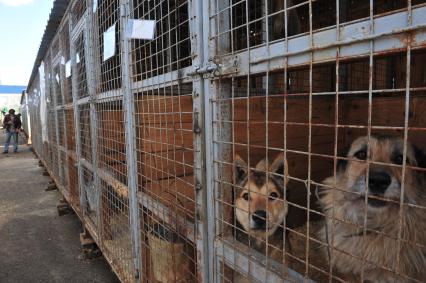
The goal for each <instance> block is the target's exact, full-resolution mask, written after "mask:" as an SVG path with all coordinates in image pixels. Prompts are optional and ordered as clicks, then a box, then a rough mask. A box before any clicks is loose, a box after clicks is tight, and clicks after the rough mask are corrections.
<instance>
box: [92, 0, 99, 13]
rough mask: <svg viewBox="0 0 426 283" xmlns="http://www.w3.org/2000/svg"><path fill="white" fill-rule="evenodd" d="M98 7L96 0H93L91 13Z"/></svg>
mask: <svg viewBox="0 0 426 283" xmlns="http://www.w3.org/2000/svg"><path fill="white" fill-rule="evenodd" d="M97 9H98V0H93V13H96V10H97Z"/></svg>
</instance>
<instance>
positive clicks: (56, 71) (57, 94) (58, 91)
mask: <svg viewBox="0 0 426 283" xmlns="http://www.w3.org/2000/svg"><path fill="white" fill-rule="evenodd" d="M60 70H61V69H60V65H59V64H58V65H56V66H55V67H53V74H52V75H53V78H52V80H51V82H52V84H53V85H52V86H51V91H52V98H53V97H54V98H55V99H56V101H55V102H56V105H62V104H63V103H64V101H63V96H62V85H61V71H60ZM53 102H54V101H53V100H52V103H53Z"/></svg>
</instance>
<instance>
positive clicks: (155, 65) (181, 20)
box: [132, 0, 192, 81]
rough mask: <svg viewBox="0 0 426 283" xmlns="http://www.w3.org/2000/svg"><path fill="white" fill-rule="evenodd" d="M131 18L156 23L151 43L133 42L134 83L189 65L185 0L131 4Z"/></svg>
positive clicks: (135, 2)
mask: <svg viewBox="0 0 426 283" xmlns="http://www.w3.org/2000/svg"><path fill="white" fill-rule="evenodd" d="M133 8H134V11H133V14H134V17H135V18H136V19H149V20H155V21H156V37H155V39H154V40H152V41H148V40H135V41H134V42H133V44H134V46H133V52H132V54H134V59H133V60H134V63H135V64H133V81H141V80H145V79H147V78H151V77H155V76H158V75H161V74H165V73H169V72H171V71H175V70H179V69H183V68H185V67H188V66H190V65H191V63H192V60H191V42H190V38H189V17H188V1H186V0H178V1H169V0H162V1H134V7H133Z"/></svg>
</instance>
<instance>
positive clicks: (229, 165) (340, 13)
mask: <svg viewBox="0 0 426 283" xmlns="http://www.w3.org/2000/svg"><path fill="white" fill-rule="evenodd" d="M370 2H371V3H373V2H372V1H344V3H343V5H339V4H342V1H291V0H289V1H232V3H229V5H228V6H227V5H226V4H222V5H223V6H218V7H217V12H216V13H215V14H213V16H214V17H215V18H217V21H216V22H217V23H218V24H217V26H216V32H217V33H216V34H213V35H211V38H212V41H214V42H215V43H216V44H217V45H218V46H220V47H219V48H218V49H217V50H218V52H219V53H220V55H223V56H224V57H225V56H228V55H233V54H235V53H236V52H241V50H246V53H240V54H239V56H240V57H245V58H248V60H249V61H250V60H251V59H252V57H251V54H256V55H257V54H259V53H257V52H256V51H257V50H256V47H258V48H260V47H262V46H265V47H266V48H269V46H270V45H272V44H274V41H275V40H277V39H284V40H285V41H284V45H283V47H286V44H288V42H289V39H291V37H292V36H296V35H298V34H300V35H303V34H307V35H308V39H309V40H312V38H313V33H314V32H316V31H318V30H322V29H324V28H327V27H333V26H336V25H337V26H339V25H341V24H343V23H346V24H350V23H351V22H352V21H355V20H359V19H366V20H367V21H370V22H371V21H372V20H373V18H374V17H378V16H381V15H382V14H383V13H389V12H397V11H399V12H401V11H406V12H408V13H411V10H412V9H413V6H410V2H411V5H415V4H420V3H424V1H417V2H415V3H414V2H413V1H408V2H407V1H374V5H373V7H372V8H371V9H370ZM391 2H392V3H391ZM284 3H286V4H287V7H286V8H284V5H283V4H284ZM407 3H409V4H408V5H409V6H408V7H407ZM276 17H279V18H280V19H279V20H278V21H275V18H276ZM247 18H248V20H247ZM223 19H225V20H223ZM278 22H279V23H280V24H285V23H287V24H288V29H287V30H286V26H285V25H284V26H277V23H278ZM295 27H297V30H295ZM247 35H249V36H247ZM403 37H404V38H408V39H407V40H408V41H409V40H410V39H409V38H410V36H409V34H404V35H403ZM373 44H374V43H372V41H371V46H374V45H373ZM308 47H312V43H311V45H310V46H309V45H308ZM410 47H411V46H410V45H409V44H407V46H406V47H405V48H404V51H403V52H394V53H388V54H374V52H373V51H371V52H370V54H368V53H367V54H366V55H367V56H364V57H360V56H358V58H355V59H353V60H344V59H342V58H340V57H339V54H340V53H339V52H340V51H341V50H340V48H341V47H340V46H339V45H337V47H336V48H335V50H334V53H335V54H336V56H335V59H334V60H333V61H331V62H329V63H316V62H315V60H318V61H320V60H321V59H320V57H321V56H320V55H319V56H318V57H317V56H316V54H314V53H313V51H312V52H310V59H309V60H308V62H307V64H306V65H305V66H303V65H299V66H295V67H293V66H291V63H292V61H291V60H292V56H291V55H288V56H287V57H286V56H283V58H284V59H283V60H282V61H281V62H282V63H281V64H282V66H283V67H284V68H283V70H282V71H279V70H276V71H275V70H274V71H272V70H271V71H270V70H269V69H268V65H265V66H266V69H267V70H266V72H263V71H259V69H257V68H254V67H255V64H256V63H254V64H253V65H250V66H253V69H254V70H251V69H250V67H249V69H248V70H245V71H246V73H247V75H244V76H237V75H232V76H229V78H223V79H219V80H218V81H217V84H218V89H220V90H225V91H223V92H220V93H219V95H218V98H217V99H216V101H215V102H214V104H215V105H216V109H218V110H217V111H218V112H217V113H218V114H217V115H215V116H214V118H213V128H214V129H217V134H216V135H215V139H214V144H215V145H216V147H215V148H216V150H217V152H218V153H217V155H214V156H215V160H214V161H215V167H216V172H217V173H215V174H217V175H216V176H215V190H216V193H215V195H216V196H217V197H216V201H217V205H218V206H219V207H220V208H221V209H220V210H221V211H223V212H222V213H218V215H217V216H216V223H217V224H216V225H217V227H216V229H217V230H218V231H223V232H224V234H217V235H218V236H217V237H218V238H219V239H220V240H221V241H223V242H224V243H225V244H226V245H223V246H222V247H223V249H224V250H222V251H219V252H218V254H220V255H222V256H223V258H222V260H221V266H220V268H219V269H218V277H219V278H220V280H223V281H232V280H237V281H238V280H240V279H241V277H245V278H246V279H247V280H250V281H256V282H257V281H264V282H268V281H269V280H272V279H274V278H277V277H280V276H283V275H282V272H281V271H282V270H281V271H280V268H279V266H280V264H284V265H286V266H288V267H290V268H292V269H294V270H296V271H297V272H299V273H300V274H302V275H303V276H305V278H310V279H313V280H314V281H317V282H326V281H329V280H333V281H336V282H337V281H346V280H356V281H363V280H364V279H367V280H374V279H371V278H374V277H372V276H374V275H372V274H374V273H373V271H374V269H376V272H379V271H377V270H380V272H381V273H382V274H385V275H383V276H389V277H386V278H394V279H395V278H398V279H397V280H402V278H404V280H410V282H411V281H413V282H420V279H421V278H420V277H418V275H417V277H416V273H413V272H411V273H408V272H409V271H407V269H404V268H403V267H401V266H398V264H400V262H402V261H403V259H402V258H403V257H404V256H405V255H406V254H407V253H409V252H407V251H406V250H404V249H410V248H411V249H417V248H418V249H421V250H423V249H424V245H425V243H424V241H423V242H421V241H422V240H420V239H417V240H413V239H409V237H407V235H406V234H404V233H405V232H401V230H403V228H402V227H404V229H406V225H407V223H406V222H405V221H407V220H406V218H405V217H406V216H405V215H404V214H403V213H404V212H401V211H404V210H405V211H408V210H410V211H411V210H412V211H413V213H419V214H420V213H424V209H425V208H426V207H425V203H423V204H421V205H420V204H419V203H418V201H419V199H417V200H408V198H409V197H408V194H409V191H408V190H409V188H410V189H412V187H410V185H409V184H408V183H405V184H402V185H401V190H402V192H400V193H399V192H398V195H397V196H396V197H395V198H394V199H392V198H391V197H388V196H386V197H385V196H381V197H380V196H376V195H373V196H371V195H372V194H373V192H369V193H368V194H365V193H364V192H351V191H350V189H347V188H342V187H339V185H334V186H333V185H331V186H330V185H329V186H326V185H324V184H323V182H324V180H325V179H326V178H327V177H330V175H331V178H332V179H333V178H342V177H340V176H341V175H339V174H342V172H341V171H340V170H341V167H340V165H338V164H341V163H342V161H347V162H348V161H349V162H351V158H350V156H347V155H346V154H347V153H344V151H343V150H344V148H346V147H349V146H350V145H351V143H352V142H353V141H354V140H356V138H357V137H360V136H365V137H366V139H367V146H366V147H368V148H369V149H368V150H370V151H371V153H369V154H368V155H369V156H368V158H367V160H361V161H355V164H357V163H362V164H363V165H362V166H365V167H366V168H367V169H366V170H367V172H368V173H365V174H366V175H367V177H365V178H367V180H370V181H369V184H367V188H368V186H371V187H372V189H373V186H374V182H375V181H374V179H368V178H369V177H368V175H369V174H374V172H375V171H374V170H378V169H377V165H378V164H381V165H382V166H383V167H380V166H379V167H380V168H381V169H380V170H382V171H385V172H390V171H391V170H395V171H396V172H397V173H395V172H394V174H396V175H394V176H400V178H402V181H401V180H400V181H401V182H402V183H404V178H407V179H408V178H411V177H412V176H413V175H414V176H421V174H422V173H421V172H420V171H418V170H419V168H416V167H420V166H410V165H409V163H410V161H408V160H409V159H410V157H409V156H408V155H407V157H406V158H408V159H407V161H406V162H403V161H400V163H396V161H395V160H392V158H390V156H391V155H392V154H394V153H393V152H392V150H391V149H388V151H387V152H386V154H388V156H386V157H382V158H383V159H380V157H377V154H378V153H377V150H378V149H377V148H374V139H375V137H377V136H383V135H389V136H394V137H399V138H401V141H403V144H404V145H403V146H402V145H401V147H402V148H403V147H407V148H410V143H412V144H415V145H417V146H421V143H422V142H421V140H422V139H423V138H424V134H423V133H422V131H423V129H424V128H422V127H423V126H422V125H420V123H421V122H420V120H419V115H421V114H420V113H416V110H415V109H419V108H417V107H415V106H414V105H416V104H417V105H418V104H422V102H420V101H422V100H424V98H422V96H423V95H424V88H423V87H424V85H425V79H424V77H423V76H422V75H414V74H424V67H420V65H419V64H416V63H415V62H419V61H422V60H423V58H424V55H425V52H424V51H412V50H411V48H410ZM287 48H289V46H287ZM371 48H372V47H371ZM354 49H355V47H354ZM311 50H315V49H311ZM283 52H285V53H288V49H287V50H283ZM256 55H253V60H256V58H255V56H256ZM257 56H258V55H257ZM296 56H297V55H293V57H296ZM317 58H318V59H317ZM274 59H275V58H271V59H269V58H267V57H266V58H265V62H268V61H269V62H270V63H269V64H271V65H273V64H274V63H275V62H274ZM218 60H220V59H218ZM267 64H268V63H267ZM294 65H296V64H294ZM407 78H409V80H408V79H407ZM224 112H225V113H226V115H224ZM370 141H371V144H370ZM395 143H396V142H395ZM376 146H377V145H376ZM374 150H376V153H375V151H374ZM226 152H230V153H231V154H229V155H226V154H222V155H221V154H220V153H226ZM280 154H281V155H284V156H285V159H286V160H287V162H288V176H285V174H283V173H284V172H282V171H281V172H278V173H277V171H275V169H276V168H274V166H273V163H274V161H276V160H277V158H279V156H280ZM370 154H371V156H370ZM382 154H385V153H382ZM400 154H401V155H403V154H404V155H405V154H408V153H407V152H405V151H403V150H402V149H401V151H400ZM373 155H375V156H373ZM237 156H240V158H241V159H242V160H243V161H244V162H242V163H241V164H242V165H241V164H240V165H241V168H240V170H242V171H238V170H237V168H238V165H236V164H239V163H238V162H239V161H235V160H238V159H237ZM354 158H355V157H354ZM411 158H413V157H411ZM262 159H264V160H266V163H267V164H268V163H269V164H271V165H268V166H264V164H262V163H260V164H259V162H260V161H261V160H262ZM404 159H405V157H404V158H402V157H401V160H404ZM235 162H237V163H235ZM352 162H354V161H352ZM411 162H412V161H411ZM418 162H421V161H420V160H418ZM368 168H370V169H368ZM390 168H392V169H390ZM232 171H234V175H233V176H232V175H230V174H226V172H232ZM416 171H417V172H416ZM249 172H253V173H249ZM333 172H334V173H333ZM370 172H373V173H370ZM238 174H242V176H246V175H245V174H249V177H248V178H249V181H248V182H250V181H251V182H259V183H260V182H261V180H259V178H261V177H259V176H264V177H263V178H265V177H266V180H263V182H264V183H266V184H268V186H267V189H266V191H261V190H260V189H259V188H258V187H256V184H254V185H253V184H252V185H251V186H250V187H246V186H245V183H244V181H243V180H242V183H238V181H239V180H240V179H238V177H239V175H238ZM348 174H350V173H348ZM412 174H413V175H412ZM223 176H226V177H227V178H224V177H223ZM277 176H278V177H279V178H281V180H283V179H284V180H285V178H288V179H289V182H288V184H287V185H286V186H284V190H278V191H277V186H278V185H277V181H276V177H277ZM401 176H404V177H401ZM240 177H241V176H240ZM360 177H362V176H360ZM268 179H270V180H271V182H270V183H268ZM407 179H406V180H407ZM240 182H241V180H240ZM259 186H260V185H259ZM324 186H325V187H324ZM417 186H421V185H420V184H418V185H417ZM278 187H279V186H278ZM404 187H405V190H406V191H405V193H404ZM231 188H232V189H231ZM372 189H371V190H372ZM417 189H418V188H417ZM327 190H334V191H336V193H335V194H336V195H337V196H336V198H338V196H339V193H341V194H342V195H343V197H346V198H348V199H354V198H359V199H361V204H359V206H360V207H363V206H362V205H365V206H366V207H367V208H368V207H369V205H372V204H371V203H370V202H372V201H371V198H378V199H380V200H381V201H383V203H382V204H383V205H396V207H397V209H396V212H395V211H394V213H393V214H392V217H394V219H393V223H396V224H397V225H399V227H398V228H397V229H394V230H393V231H391V232H389V231H388V230H381V229H380V228H378V227H374V226H373V227H372V226H371V224H368V223H369V220H370V218H372V217H373V218H374V214H375V213H377V211H375V210H374V208H372V209H371V210H363V209H361V208H360V210H359V211H358V213H359V215H358V217H359V219H361V220H350V219H347V218H346V216H344V214H343V216H342V214H340V215H339V214H338V213H339V212H338V209H339V205H341V203H338V200H335V202H332V204H328V205H329V206H330V207H333V208H335V209H331V210H332V212H333V213H334V214H333V213H331V212H330V211H328V212H324V210H323V209H322V208H324V207H321V206H320V204H321V203H323V202H324V194H326V193H325V192H326V191H327ZM342 190H343V193H342ZM345 190H349V192H347V191H345ZM367 190H368V189H367ZM284 202H285V203H284ZM363 202H364V203H363ZM284 204H287V205H288V206H289V209H288V214H287V217H286V218H284V219H279V220H276V219H277V218H273V215H274V210H275V209H277V207H282V206H283V205H284ZM323 205H324V206H325V204H323ZM259 211H262V212H263V214H262V213H260V214H256V213H259ZM414 211H416V212H414ZM354 213H355V212H354ZM242 214H243V215H245V217H246V218H244V216H238V215H242ZM259 215H262V216H259ZM333 215H334V216H333ZM385 217H390V216H389V215H386V216H385ZM345 218H346V219H345ZM244 221H249V222H250V221H252V222H251V223H253V222H256V221H257V222H258V223H264V224H265V222H266V226H267V227H271V228H274V227H276V226H278V228H277V230H276V231H279V232H278V233H277V232H275V237H262V236H261V235H260V233H257V231H255V229H256V224H250V223H245V222H244ZM274 221H277V222H274ZM324 223H327V225H329V226H327V227H329V228H328V230H329V232H328V233H327V236H328V237H329V238H328V240H329V241H330V242H327V241H325V240H324V239H323V237H321V236H320V231H319V230H320V229H321V227H323V226H324V225H325V224H324ZM244 225H248V227H251V228H247V226H244ZM369 225H370V226H369ZM342 226H344V227H345V228H347V229H348V230H349V231H354V233H355V234H356V233H359V234H360V235H361V236H362V235H366V234H367V235H370V234H374V235H376V236H377V237H378V238H380V239H382V240H383V241H385V242H387V243H392V244H391V246H392V247H397V248H398V249H399V250H398V251H397V252H395V253H394V257H389V258H388V261H383V260H382V261H379V260H377V259H374V258H372V257H369V256H368V254H367V252H368V251H367V250H362V248H359V249H352V250H350V249H349V251H348V248H346V247H345V246H344V245H342V244H341V242H338V241H339V240H338V237H342V236H341V234H339V229H342V228H341V227H342ZM348 227H350V228H348ZM267 229H268V228H267ZM346 231H347V230H346ZM333 233H335V234H333ZM340 233H342V232H340ZM280 234H281V235H280ZM330 234H331V235H330ZM277 237H278V238H279V240H277ZM344 237H345V236H344ZM364 237H365V236H364ZM334 240H335V241H336V242H335V243H333V241H334ZM345 241H350V240H349V239H348V240H345ZM339 243H340V244H339ZM242 244H243V245H242ZM226 246H228V248H229V246H234V247H235V249H239V250H240V253H241V254H244V257H246V256H248V258H249V259H248V264H247V265H246V266H241V264H238V258H239V257H238V255H236V254H233V256H232V254H231V255H229V254H228V256H226V254H227V251H226V250H225V249H226ZM247 247H249V248H247ZM345 248H346V249H345ZM326 251H328V252H326ZM383 252H385V251H383ZM411 252H412V250H411ZM259 254H263V255H266V258H265V257H263V256H259ZM344 260H346V261H347V262H346V264H348V265H353V267H352V268H359V269H357V271H355V273H356V274H355V275H353V276H354V277H352V279H351V277H348V274H344V272H343V271H342V267H341V265H340V266H339V263H336V264H335V265H328V264H327V262H336V261H344ZM349 262H350V263H349ZM343 264H345V263H343ZM253 266H256V268H258V267H261V268H265V270H266V271H265V272H264V273H260V274H259V273H258V272H256V271H257V270H255V269H256V268H254V267H253ZM398 268H400V269H399V270H398ZM371 270H373V271H371Z"/></svg>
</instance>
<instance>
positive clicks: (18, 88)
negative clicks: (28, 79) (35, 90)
mask: <svg viewBox="0 0 426 283" xmlns="http://www.w3.org/2000/svg"><path fill="white" fill-rule="evenodd" d="M26 88H27V87H26V86H24V85H0V94H21V93H22V91H23V90H25V89H26Z"/></svg>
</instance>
